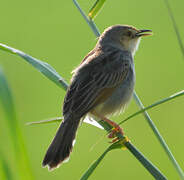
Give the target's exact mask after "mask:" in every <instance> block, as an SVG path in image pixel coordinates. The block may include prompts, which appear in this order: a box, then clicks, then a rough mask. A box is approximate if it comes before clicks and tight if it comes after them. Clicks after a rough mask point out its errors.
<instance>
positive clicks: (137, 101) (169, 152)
mask: <svg viewBox="0 0 184 180" xmlns="http://www.w3.org/2000/svg"><path fill="white" fill-rule="evenodd" d="M73 1H75V2H76V3H75V2H74V3H75V5H76V7H77V8H78V10H79V11H80V13H81V14H82V16H83V17H84V19H85V20H86V22H87V24H88V25H89V26H90V27H91V29H92V31H93V32H94V34H95V35H96V36H97V37H98V36H100V32H99V31H98V29H97V28H96V25H95V23H94V22H93V21H92V19H91V20H90V22H89V20H88V18H87V17H86V15H85V13H84V12H83V11H82V9H81V7H80V5H79V4H78V3H77V1H76V0H73ZM134 100H135V101H136V103H137V105H138V107H139V108H140V109H144V106H143V104H142V102H141V100H140V99H139V97H138V96H137V94H136V92H135V91H134ZM143 115H144V117H145V119H146V120H147V122H148V124H149V125H150V127H151V129H152V130H153V132H154V134H155V136H156V137H157V139H158V141H159V142H160V143H161V145H162V147H163V149H164V151H165V152H166V154H167V155H169V159H170V160H171V162H172V164H173V165H174V167H175V168H176V170H177V172H178V174H179V175H180V177H181V178H182V179H184V173H183V171H182V169H181V167H180V166H179V164H178V163H177V161H176V159H175V158H174V156H173V155H172V153H171V150H170V149H169V147H168V146H167V144H166V143H165V141H164V139H163V137H162V136H161V134H160V133H159V131H158V129H157V128H156V126H155V124H154V123H153V121H152V119H151V117H150V116H149V114H148V113H147V111H144V112H143Z"/></svg>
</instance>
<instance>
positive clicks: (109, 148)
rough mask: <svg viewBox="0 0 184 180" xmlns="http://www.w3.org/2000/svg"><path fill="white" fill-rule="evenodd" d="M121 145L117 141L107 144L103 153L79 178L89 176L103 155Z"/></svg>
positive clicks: (82, 178) (83, 178)
mask: <svg viewBox="0 0 184 180" xmlns="http://www.w3.org/2000/svg"><path fill="white" fill-rule="evenodd" d="M122 146H123V145H121V144H119V143H114V144H112V145H111V146H109V147H108V148H107V149H106V150H105V151H104V153H103V154H102V155H101V156H100V157H99V158H98V159H97V160H96V161H95V162H94V163H93V164H92V165H91V166H90V167H89V168H88V169H87V171H86V172H85V173H84V174H83V175H82V177H81V178H80V180H86V179H88V178H89V176H90V175H91V174H92V173H93V172H94V170H95V169H96V167H97V166H98V165H99V164H100V162H101V161H102V160H103V158H104V157H105V155H106V154H107V153H108V152H109V151H111V150H113V149H118V148H121V147H122Z"/></svg>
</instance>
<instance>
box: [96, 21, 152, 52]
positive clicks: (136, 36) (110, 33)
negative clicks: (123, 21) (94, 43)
mask: <svg viewBox="0 0 184 180" xmlns="http://www.w3.org/2000/svg"><path fill="white" fill-rule="evenodd" d="M150 32H152V31H151V30H138V29H136V28H135V27H133V26H129V25H114V26H110V27H108V28H107V29H105V31H104V32H103V33H102V35H101V36H100V38H99V42H100V43H101V44H102V45H103V44H107V43H110V44H113V45H118V46H120V47H121V48H122V49H124V50H127V51H130V52H131V53H132V54H134V53H135V51H136V50H137V48H138V45H139V42H140V39H141V37H145V36H150V35H152V34H151V33H150Z"/></svg>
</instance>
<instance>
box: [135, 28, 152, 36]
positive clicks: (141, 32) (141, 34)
mask: <svg viewBox="0 0 184 180" xmlns="http://www.w3.org/2000/svg"><path fill="white" fill-rule="evenodd" d="M147 32H152V30H148V29H143V30H139V31H138V32H137V33H136V36H137V37H142V36H151V35H152V33H147Z"/></svg>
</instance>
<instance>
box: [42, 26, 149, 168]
mask: <svg viewBox="0 0 184 180" xmlns="http://www.w3.org/2000/svg"><path fill="white" fill-rule="evenodd" d="M144 32H150V30H137V29H135V28H134V27H132V26H126V25H116V26H111V27H109V28H107V29H106V30H105V31H104V33H103V34H102V35H101V36H100V38H99V40H98V42H97V44H96V46H95V48H94V49H93V50H92V51H91V52H89V54H88V55H87V56H86V57H85V58H84V60H83V61H82V62H81V64H80V65H79V66H78V67H77V68H76V69H75V70H74V71H73V77H72V79H71V84H70V86H69V88H68V90H67V93H66V96H65V100H64V106H63V116H64V121H63V122H62V123H61V125H60V127H59V129H58V131H57V134H56V136H55V138H54V140H53V141H52V143H51V145H50V146H49V149H48V150H47V153H46V155H45V158H44V160H43V166H46V165H48V167H49V168H50V169H53V168H55V167H57V166H58V165H59V164H60V163H61V162H63V161H64V160H65V159H66V158H68V157H69V155H70V152H71V151H72V143H73V140H74V139H75V135H76V131H77V128H78V125H79V122H80V119H81V118H83V117H84V116H85V115H86V114H89V115H90V116H92V117H93V118H95V119H96V120H98V119H101V118H102V119H103V120H105V119H106V117H107V116H110V115H112V114H115V113H117V112H121V110H123V109H124V108H125V106H126V105H127V103H128V102H129V100H130V99H131V96H132V93H133V89H134V83H135V72H134V63H133V55H134V53H135V51H136V49H137V47H138V44H139V40H140V37H142V36H146V35H149V34H145V33H144Z"/></svg>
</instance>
